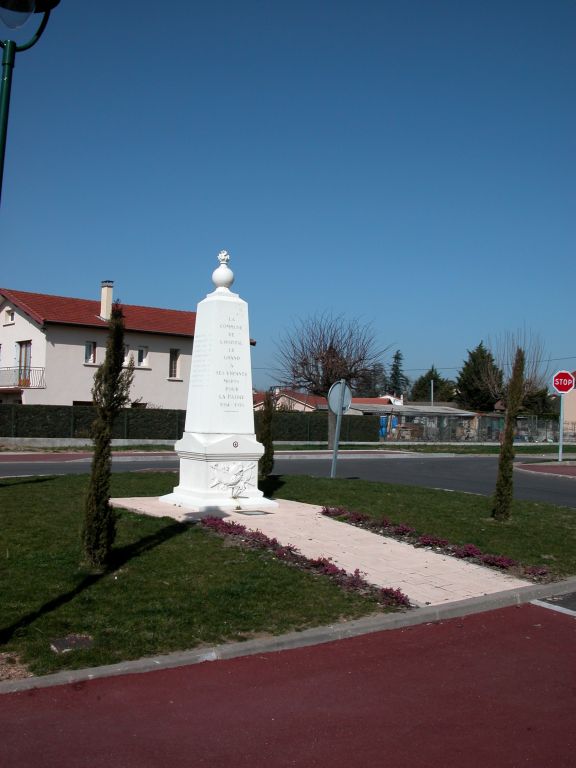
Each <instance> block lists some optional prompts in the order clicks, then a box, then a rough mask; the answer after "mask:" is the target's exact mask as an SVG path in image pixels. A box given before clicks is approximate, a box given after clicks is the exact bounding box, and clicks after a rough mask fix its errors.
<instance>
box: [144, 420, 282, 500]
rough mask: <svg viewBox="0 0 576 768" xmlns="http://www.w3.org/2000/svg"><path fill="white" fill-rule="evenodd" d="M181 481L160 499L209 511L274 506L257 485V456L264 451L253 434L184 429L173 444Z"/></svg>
mask: <svg viewBox="0 0 576 768" xmlns="http://www.w3.org/2000/svg"><path fill="white" fill-rule="evenodd" d="M174 448H175V450H176V453H177V454H178V456H179V458H180V484H179V485H178V486H176V488H174V490H173V492H172V493H168V494H166V495H165V496H160V498H159V501H161V502H162V503H163V504H171V505H172V506H177V507H184V508H188V509H195V510H197V511H200V512H210V511H217V510H225V509H235V510H253V509H270V508H274V507H277V506H278V505H277V503H276V502H275V501H271V500H270V499H266V498H264V495H263V493H262V491H260V490H259V489H258V459H259V458H260V457H261V456H262V454H263V453H264V448H263V446H262V445H261V444H260V443H259V442H258V441H257V440H256V436H255V435H223V434H198V433H192V432H185V433H184V435H183V436H182V439H181V440H179V441H178V442H177V443H176V445H175V446H174Z"/></svg>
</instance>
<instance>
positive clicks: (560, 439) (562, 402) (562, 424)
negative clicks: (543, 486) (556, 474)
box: [558, 395, 564, 462]
mask: <svg viewBox="0 0 576 768" xmlns="http://www.w3.org/2000/svg"><path fill="white" fill-rule="evenodd" d="M559 426H560V432H559V434H558V461H559V462H560V461H562V446H563V443H564V395H560V424H559Z"/></svg>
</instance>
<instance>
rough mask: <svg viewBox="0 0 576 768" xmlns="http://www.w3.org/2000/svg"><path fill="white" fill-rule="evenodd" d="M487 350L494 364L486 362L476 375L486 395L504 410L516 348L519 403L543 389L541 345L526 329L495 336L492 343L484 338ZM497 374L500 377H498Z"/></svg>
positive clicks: (544, 371) (545, 379)
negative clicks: (519, 368)
mask: <svg viewBox="0 0 576 768" xmlns="http://www.w3.org/2000/svg"><path fill="white" fill-rule="evenodd" d="M488 349H489V350H490V352H491V354H492V358H493V361H494V362H495V365H490V363H489V362H488V363H486V364H485V365H484V366H483V367H482V370H481V374H480V375H481V378H482V382H483V384H484V385H485V386H486V387H487V389H488V390H489V391H490V394H491V395H492V396H493V397H494V398H495V399H496V400H501V401H502V403H503V405H504V407H506V404H507V401H508V391H509V388H510V380H511V378H512V372H513V368H514V361H515V359H516V353H517V350H518V349H521V350H522V351H523V352H524V371H523V375H522V390H521V395H522V400H524V398H526V397H528V396H530V395H533V394H534V393H536V392H539V391H540V390H541V389H546V388H547V383H548V378H549V377H548V364H547V361H546V357H545V354H546V353H545V347H544V343H543V341H542V339H541V338H540V336H538V334H535V333H533V332H532V331H528V330H526V329H524V330H520V331H508V332H507V333H504V334H501V335H500V336H497V337H496V338H495V339H494V340H491V339H488ZM501 373H502V374H503V375H500V374H501ZM520 405H521V404H520Z"/></svg>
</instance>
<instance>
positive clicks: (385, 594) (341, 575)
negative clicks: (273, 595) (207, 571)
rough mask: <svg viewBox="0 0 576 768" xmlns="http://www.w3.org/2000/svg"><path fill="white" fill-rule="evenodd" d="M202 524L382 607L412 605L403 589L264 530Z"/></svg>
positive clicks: (217, 521)
mask: <svg viewBox="0 0 576 768" xmlns="http://www.w3.org/2000/svg"><path fill="white" fill-rule="evenodd" d="M200 523H201V525H202V526H204V527H205V528H209V529H210V530H211V531H214V532H215V533H217V534H219V535H221V536H230V537H232V538H233V539H234V540H236V541H237V542H239V543H241V544H243V545H244V546H247V547H250V548H254V549H264V550H268V551H269V552H271V553H272V554H273V555H274V557H276V558H277V559H278V560H282V561H283V562H285V563H287V564H289V565H294V566H296V567H298V568H303V569H305V570H310V571H313V572H315V573H318V574H321V575H323V576H328V577H329V578H330V579H332V580H333V581H335V582H336V583H337V584H338V585H339V586H340V587H342V588H343V589H346V590H350V591H356V592H360V593H361V594H364V595H370V596H372V597H374V598H375V599H376V600H377V602H378V603H379V604H380V605H381V606H382V607H383V608H397V609H407V608H410V601H409V599H408V598H407V597H406V595H405V594H404V593H403V592H402V591H401V590H399V589H394V588H393V587H376V586H374V585H373V584H369V583H368V582H367V581H366V580H365V579H364V576H363V574H362V573H361V572H360V570H359V569H358V568H357V569H356V570H355V571H354V573H348V572H347V571H345V570H344V569H343V568H339V567H338V566H337V565H336V564H335V563H333V562H332V560H330V559H329V558H326V557H318V558H315V559H310V558H308V557H305V556H304V555H303V554H302V553H301V552H299V550H298V549H296V547H293V546H290V545H289V544H288V545H286V544H280V542H279V541H278V540H277V539H271V538H270V537H268V536H266V534H264V533H262V532H261V531H253V530H250V529H248V528H246V527H245V526H244V525H241V524H240V523H234V522H229V521H227V520H222V519H221V518H219V517H205V518H203V519H202V520H201V521H200Z"/></svg>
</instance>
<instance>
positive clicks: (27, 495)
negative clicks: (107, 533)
mask: <svg viewBox="0 0 576 768" xmlns="http://www.w3.org/2000/svg"><path fill="white" fill-rule="evenodd" d="M87 481H88V478H87V476H86V475H84V476H72V477H38V478H19V479H16V478H15V479H11V480H3V481H0V552H1V560H0V563H1V564H0V584H1V585H2V595H1V599H0V653H1V652H10V653H15V654H17V655H18V656H19V657H20V659H21V661H22V662H23V663H25V664H27V665H28V666H29V668H30V670H31V671H32V672H34V673H35V674H44V673H48V672H52V671H56V670H58V669H63V668H77V667H85V666H94V665H99V664H110V663H115V662H119V661H123V660H126V659H135V658H139V657H142V656H146V655H153V654H158V653H165V652H169V651H174V650H184V649H188V648H193V647H195V646H201V645H202V644H208V643H209V644H212V643H219V642H224V641H226V640H239V639H243V638H249V637H252V636H254V635H257V634H260V633H270V634H280V633H283V632H286V631H289V630H294V629H304V628H307V627H311V626H316V625H322V624H328V623H331V622H334V621H338V620H339V619H341V618H357V617H359V616H362V615H366V614H369V613H372V612H374V611H375V610H378V606H377V604H376V602H375V601H374V600H373V599H370V598H367V597H362V596H360V595H358V594H355V593H350V592H344V591H343V590H342V589H340V588H339V587H337V586H336V585H335V584H333V583H332V582H331V581H330V580H329V579H328V578H326V577H322V576H317V575H313V574H311V573H307V572H304V571H302V570H299V569H296V568H293V567H289V566H287V565H285V564H283V563H281V562H279V561H277V560H275V559H274V558H273V557H272V556H271V555H269V554H268V553H267V552H258V551H250V550H244V549H241V548H239V547H237V546H230V545H229V544H228V543H227V542H225V541H224V540H222V539H221V538H219V537H217V536H216V535H214V534H212V533H210V532H209V531H206V530H204V529H203V528H201V527H200V526H198V525H196V526H194V525H184V524H178V523H175V522H174V521H173V520H171V519H169V518H164V519H154V518H149V517H144V516H139V515H134V514H130V513H125V514H122V515H121V517H120V520H119V524H118V537H117V542H116V545H115V546H116V550H115V567H114V569H113V570H112V572H110V573H107V574H105V575H96V574H93V573H90V572H89V571H87V570H83V569H82V568H81V567H80V566H79V561H80V546H79V541H80V529H81V525H82V517H83V499H84V493H85V490H86V487H87ZM173 485H174V475H171V474H165V473H154V474H148V473H139V474H133V475H130V474H125V475H113V482H112V494H113V495H114V496H134V495H141V496H152V495H158V494H161V493H166V492H168V491H170V490H171V488H172V487H173ZM71 633H75V634H88V635H90V636H92V637H93V638H94V645H93V647H92V648H91V649H89V650H75V651H73V652H71V653H66V654H63V655H56V654H55V653H54V652H53V651H51V650H50V643H51V641H53V640H54V639H56V638H61V637H63V636H65V635H68V634H71Z"/></svg>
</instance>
